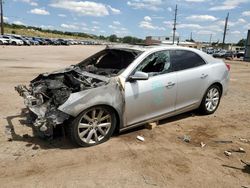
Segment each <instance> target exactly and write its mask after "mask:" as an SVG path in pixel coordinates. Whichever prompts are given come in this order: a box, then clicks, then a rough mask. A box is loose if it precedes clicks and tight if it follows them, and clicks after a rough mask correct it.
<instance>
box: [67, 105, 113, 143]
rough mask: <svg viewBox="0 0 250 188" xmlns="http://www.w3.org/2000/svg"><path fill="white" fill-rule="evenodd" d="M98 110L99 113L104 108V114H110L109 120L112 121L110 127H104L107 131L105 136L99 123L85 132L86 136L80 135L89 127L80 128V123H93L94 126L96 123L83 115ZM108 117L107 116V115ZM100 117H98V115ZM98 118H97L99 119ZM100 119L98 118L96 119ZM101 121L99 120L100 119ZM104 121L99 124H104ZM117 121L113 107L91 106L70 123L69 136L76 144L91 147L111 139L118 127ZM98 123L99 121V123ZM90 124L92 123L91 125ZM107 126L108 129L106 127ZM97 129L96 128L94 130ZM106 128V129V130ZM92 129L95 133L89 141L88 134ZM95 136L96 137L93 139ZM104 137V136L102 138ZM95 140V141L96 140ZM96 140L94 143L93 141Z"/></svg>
mask: <svg viewBox="0 0 250 188" xmlns="http://www.w3.org/2000/svg"><path fill="white" fill-rule="evenodd" d="M94 109H95V110H96V112H97V113H98V114H99V113H100V111H101V110H102V111H103V114H104V115H109V118H108V120H107V121H109V122H110V123H111V125H110V127H109V128H107V127H102V128H104V132H105V133H106V134H105V136H103V135H102V134H101V132H100V131H99V128H98V125H96V126H97V127H95V128H94V127H91V128H90V130H89V131H88V132H87V133H86V134H84V136H83V137H82V138H81V137H80V133H83V132H85V131H87V129H89V128H86V127H84V128H79V126H80V125H79V123H82V124H85V125H86V124H88V125H89V124H92V125H91V126H94V123H93V122H92V123H90V122H89V121H87V120H86V119H85V118H84V117H83V116H84V115H86V114H87V115H88V117H89V113H90V112H91V113H93V110H94ZM105 117H106V116H105ZM97 118H98V117H97ZM97 118H96V119H97ZM96 121H98V120H96ZM98 122H99V121H98ZM102 122H103V121H100V123H99V125H101V124H104V123H105V122H103V123H102ZM109 122H106V124H108V123H109ZM116 123H117V120H116V115H115V113H114V111H113V109H112V108H109V107H107V106H94V107H91V108H89V109H87V110H84V111H83V112H82V113H80V114H79V115H78V116H77V117H76V118H75V119H74V120H73V121H72V123H71V124H70V125H69V126H70V127H69V136H70V138H71V140H72V142H74V143H75V144H77V145H79V146H82V147H90V146H94V145H98V144H101V143H103V142H106V141H107V140H109V139H110V137H111V136H112V134H113V132H114V130H115V127H116ZM97 124H98V123H97ZM89 126H90V125H89ZM106 128H107V129H106ZM82 129H83V131H82V132H80V130H82ZM94 129H95V130H94ZM105 129H106V130H105ZM91 131H95V133H92V136H91V140H90V141H89V142H87V138H88V136H89V135H90V134H91V133H90V132H91ZM96 134H97V136H98V141H97V140H95V138H96V137H95V135H96ZM85 135H86V136H87V138H85ZM93 137H94V139H93ZM99 137H100V140H99ZM101 137H102V138H101ZM94 140H95V141H94ZM93 142H94V143H93Z"/></svg>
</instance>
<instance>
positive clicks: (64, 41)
mask: <svg viewBox="0 0 250 188" xmlns="http://www.w3.org/2000/svg"><path fill="white" fill-rule="evenodd" d="M57 42H58V43H59V44H60V45H69V42H68V41H67V40H64V39H57Z"/></svg>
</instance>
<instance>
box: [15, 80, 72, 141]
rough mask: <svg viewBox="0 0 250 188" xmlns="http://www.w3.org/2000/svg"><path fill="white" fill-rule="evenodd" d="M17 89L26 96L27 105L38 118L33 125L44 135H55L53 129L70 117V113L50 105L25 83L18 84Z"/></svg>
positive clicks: (21, 94)
mask: <svg viewBox="0 0 250 188" xmlns="http://www.w3.org/2000/svg"><path fill="white" fill-rule="evenodd" d="M15 90H16V91H17V92H18V93H19V95H20V96H21V97H23V98H24V104H25V106H26V107H27V108H28V109H29V110H30V111H31V112H33V114H35V116H36V119H35V120H34V121H33V125H34V128H35V130H37V131H38V132H39V133H42V136H46V137H51V136H53V129H54V128H55V127H56V126H57V125H60V124H63V123H64V122H65V121H66V120H67V119H69V117H70V116H69V115H68V114H66V113H64V112H62V111H60V110H58V109H57V108H56V107H55V106H53V105H50V102H49V101H47V102H44V100H43V97H42V95H36V96H34V95H32V92H31V91H30V90H29V89H28V88H27V87H26V86H25V85H18V86H16V87H15ZM40 135H41V134H40Z"/></svg>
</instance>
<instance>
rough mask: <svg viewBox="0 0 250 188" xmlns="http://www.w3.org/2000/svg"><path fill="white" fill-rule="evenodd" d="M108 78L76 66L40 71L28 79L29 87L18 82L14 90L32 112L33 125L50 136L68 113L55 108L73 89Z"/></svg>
mask: <svg viewBox="0 0 250 188" xmlns="http://www.w3.org/2000/svg"><path fill="white" fill-rule="evenodd" d="M106 83H107V80H106V81H105V80H102V79H101V78H99V77H98V76H97V77H96V76H94V75H91V74H89V73H87V72H84V71H81V70H80V69H77V68H71V69H68V70H63V71H58V72H54V73H51V74H41V75H39V76H38V77H37V78H35V79H34V80H32V81H31V82H30V85H29V87H26V86H25V85H18V86H16V87H15V90H16V91H17V92H18V93H19V95H20V96H21V97H23V98H24V104H25V106H26V107H27V108H28V109H29V110H30V111H31V112H32V113H33V114H35V116H36V117H35V120H34V121H33V125H34V128H35V129H36V130H37V131H38V132H39V135H42V136H46V137H51V136H53V129H54V128H55V127H56V126H57V125H62V124H63V123H64V122H65V121H66V120H68V119H69V118H70V115H69V114H67V113H65V112H62V111H60V110H59V109H58V108H59V106H61V105H62V104H64V103H65V102H66V101H67V100H68V98H69V97H70V96H71V94H73V93H78V92H80V91H83V90H87V89H91V88H95V87H99V86H101V85H105V84H106Z"/></svg>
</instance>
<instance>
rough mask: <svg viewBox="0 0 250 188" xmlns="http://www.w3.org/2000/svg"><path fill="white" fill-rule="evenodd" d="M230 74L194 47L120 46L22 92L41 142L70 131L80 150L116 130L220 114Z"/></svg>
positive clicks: (19, 88)
mask: <svg viewBox="0 0 250 188" xmlns="http://www.w3.org/2000/svg"><path fill="white" fill-rule="evenodd" d="M229 70H230V66H229V65H226V64H225V63H224V62H223V61H222V60H219V59H214V58H213V57H212V56H210V55H207V54H206V53H203V52H201V51H199V50H195V49H191V48H184V47H177V46H158V47H156V46H151V47H140V46H112V47H107V48H106V49H104V50H102V51H100V52H98V53H96V54H94V55H92V56H91V57H89V58H87V59H86V60H84V61H82V62H80V63H79V64H77V65H74V66H71V67H68V68H66V69H64V70H61V71H55V72H52V73H44V74H41V75H39V76H38V77H37V78H35V79H34V80H32V81H31V82H30V85H29V87H26V86H24V85H18V86H17V87H15V89H16V90H17V91H18V93H19V94H20V95H21V96H22V97H23V98H24V103H25V105H26V106H27V107H28V109H29V110H30V111H31V112H32V113H33V114H34V115H35V120H34V122H33V125H34V127H35V129H36V130H37V131H38V132H39V133H40V134H41V135H43V136H46V137H52V136H53V130H54V128H56V127H57V126H66V127H67V128H68V130H69V135H70V137H71V139H72V140H73V141H74V142H75V143H77V144H78V145H80V146H92V145H96V144H100V143H103V142H105V141H107V140H108V139H109V138H110V137H111V136H112V134H113V133H114V131H115V130H117V131H123V130H127V129H129V128H132V127H135V126H139V125H142V124H145V123H146V122H152V121H156V120H159V119H163V118H166V117H170V116H173V115H177V114H180V113H183V112H187V111H190V110H194V109H200V111H201V112H202V113H204V114H211V113H214V112H215V111H216V109H217V108H218V106H219V103H220V99H221V96H222V95H223V94H225V93H226V91H227V88H228V82H229Z"/></svg>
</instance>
